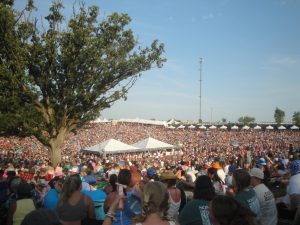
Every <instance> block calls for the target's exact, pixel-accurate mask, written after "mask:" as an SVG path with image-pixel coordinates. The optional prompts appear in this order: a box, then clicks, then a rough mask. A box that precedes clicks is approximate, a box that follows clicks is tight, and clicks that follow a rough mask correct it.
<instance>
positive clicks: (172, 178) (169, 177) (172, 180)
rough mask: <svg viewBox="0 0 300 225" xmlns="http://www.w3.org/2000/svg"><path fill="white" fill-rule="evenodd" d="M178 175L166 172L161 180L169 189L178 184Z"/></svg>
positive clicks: (169, 171)
mask: <svg viewBox="0 0 300 225" xmlns="http://www.w3.org/2000/svg"><path fill="white" fill-rule="evenodd" d="M176 179H177V177H176V175H175V174H174V173H173V172H172V171H171V170H165V171H164V172H163V173H162V174H161V176H160V180H161V181H162V182H163V183H165V184H167V186H168V187H172V186H174V185H175V184H176Z"/></svg>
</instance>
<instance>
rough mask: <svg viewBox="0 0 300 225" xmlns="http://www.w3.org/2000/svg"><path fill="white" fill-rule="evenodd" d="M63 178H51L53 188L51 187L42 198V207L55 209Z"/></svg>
mask: <svg viewBox="0 0 300 225" xmlns="http://www.w3.org/2000/svg"><path fill="white" fill-rule="evenodd" d="M63 182H64V180H63V179H62V178H58V177H57V178H56V179H54V180H53V186H54V188H51V189H50V190H49V191H48V192H47V194H46V195H45V198H44V207H45V208H46V209H51V210H54V211H55V210H56V207H57V202H58V199H59V193H60V192H61V189H62V186H63Z"/></svg>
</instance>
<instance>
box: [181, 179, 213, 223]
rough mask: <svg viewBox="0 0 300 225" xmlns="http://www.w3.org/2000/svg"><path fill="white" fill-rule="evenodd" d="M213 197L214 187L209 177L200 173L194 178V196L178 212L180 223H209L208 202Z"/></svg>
mask: <svg viewBox="0 0 300 225" xmlns="http://www.w3.org/2000/svg"><path fill="white" fill-rule="evenodd" d="M214 197H215V189H214V187H213V184H212V182H211V180H210V178H209V177H208V176H206V175H201V176H199V177H198V178H197V179H196V182H195V187H194V198H193V200H192V201H190V202H188V203H187V204H186V206H185V207H184V208H183V209H182V211H181V212H180V214H179V217H178V219H179V222H180V224H181V225H211V224H212V222H211V221H210V218H209V213H208V204H209V201H211V200H212V199H213V198H214Z"/></svg>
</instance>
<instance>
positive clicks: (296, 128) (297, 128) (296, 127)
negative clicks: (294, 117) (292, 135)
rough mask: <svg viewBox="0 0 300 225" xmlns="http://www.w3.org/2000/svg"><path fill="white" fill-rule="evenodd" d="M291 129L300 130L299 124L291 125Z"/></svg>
mask: <svg viewBox="0 0 300 225" xmlns="http://www.w3.org/2000/svg"><path fill="white" fill-rule="evenodd" d="M290 129H291V130H299V127H298V126H296V125H293V126H291V128H290Z"/></svg>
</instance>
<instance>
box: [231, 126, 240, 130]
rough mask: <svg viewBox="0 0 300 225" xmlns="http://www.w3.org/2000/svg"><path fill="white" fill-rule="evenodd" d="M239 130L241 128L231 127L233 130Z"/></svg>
mask: <svg viewBox="0 0 300 225" xmlns="http://www.w3.org/2000/svg"><path fill="white" fill-rule="evenodd" d="M238 129H239V127H238V126H236V125H233V126H232V127H231V130H238Z"/></svg>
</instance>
